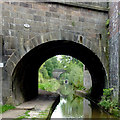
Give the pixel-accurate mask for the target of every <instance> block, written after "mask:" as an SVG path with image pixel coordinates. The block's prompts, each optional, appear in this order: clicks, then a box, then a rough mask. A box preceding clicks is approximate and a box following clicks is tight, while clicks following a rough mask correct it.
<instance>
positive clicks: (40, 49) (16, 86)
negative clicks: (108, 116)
mask: <svg viewBox="0 0 120 120" xmlns="http://www.w3.org/2000/svg"><path fill="white" fill-rule="evenodd" d="M61 54H62V55H70V56H72V57H74V58H76V59H78V60H80V61H81V62H83V64H85V66H86V67H87V69H88V70H89V72H90V74H91V78H92V91H91V97H92V98H93V99H95V100H99V99H100V97H101V95H102V93H103V88H104V85H105V79H106V73H105V70H104V67H103V65H102V63H101V61H100V59H99V58H98V57H97V56H96V55H95V54H94V53H93V52H92V51H91V50H90V49H88V48H87V47H85V46H83V45H82V44H79V43H76V42H73V41H67V40H55V41H50V42H46V43H44V44H41V45H38V46H37V47H35V48H34V49H32V50H30V51H29V52H28V53H27V54H25V55H24V57H23V58H22V59H21V60H20V61H19V63H18V64H17V66H16V68H15V69H14V72H13V75H12V91H13V93H14V97H15V99H16V100H17V101H19V102H24V101H28V100H30V99H32V98H34V97H36V96H37V95H38V69H39V67H40V66H41V65H42V63H43V62H45V61H46V60H47V59H49V58H50V57H53V56H55V55H61Z"/></svg>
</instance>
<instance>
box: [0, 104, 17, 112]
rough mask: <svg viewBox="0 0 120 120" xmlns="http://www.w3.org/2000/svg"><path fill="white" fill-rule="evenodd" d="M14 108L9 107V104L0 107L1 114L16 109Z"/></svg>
mask: <svg viewBox="0 0 120 120" xmlns="http://www.w3.org/2000/svg"><path fill="white" fill-rule="evenodd" d="M14 108H15V107H14V106H12V105H8V104H5V105H0V113H3V112H5V111H7V110H10V109H14Z"/></svg>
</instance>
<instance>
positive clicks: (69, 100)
mask: <svg viewBox="0 0 120 120" xmlns="http://www.w3.org/2000/svg"><path fill="white" fill-rule="evenodd" d="M59 93H60V95H61V99H60V103H59V104H58V105H57V107H56V109H55V110H54V112H53V114H52V116H51V118H113V116H111V115H109V114H107V113H105V112H103V111H102V110H100V109H99V108H98V107H97V106H95V105H93V104H92V103H91V102H90V101H89V100H87V99H85V98H83V97H79V96H76V95H75V94H74V90H73V88H72V86H70V85H64V86H62V87H61V88H60V90H59Z"/></svg>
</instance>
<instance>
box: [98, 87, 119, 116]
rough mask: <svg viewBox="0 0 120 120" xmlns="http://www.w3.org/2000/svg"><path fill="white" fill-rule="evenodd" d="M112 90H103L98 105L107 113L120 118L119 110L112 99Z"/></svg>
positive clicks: (115, 101)
mask: <svg viewBox="0 0 120 120" xmlns="http://www.w3.org/2000/svg"><path fill="white" fill-rule="evenodd" d="M112 94H113V88H109V89H104V90H103V96H102V99H101V101H100V102H99V103H98V104H99V105H100V106H101V107H103V108H104V109H105V110H107V111H108V112H109V113H111V114H113V115H115V116H117V117H120V109H119V107H118V103H117V100H115V99H114V100H113V99H112Z"/></svg>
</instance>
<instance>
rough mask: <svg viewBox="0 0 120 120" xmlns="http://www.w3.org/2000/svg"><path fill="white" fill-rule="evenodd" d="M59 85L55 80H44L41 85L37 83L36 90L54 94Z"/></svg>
mask: <svg viewBox="0 0 120 120" xmlns="http://www.w3.org/2000/svg"><path fill="white" fill-rule="evenodd" d="M59 87H60V83H59V82H58V81H57V80H56V79H50V80H44V82H42V83H38V88H40V89H42V90H46V91H50V92H55V91H57V90H58V89H59Z"/></svg>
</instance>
